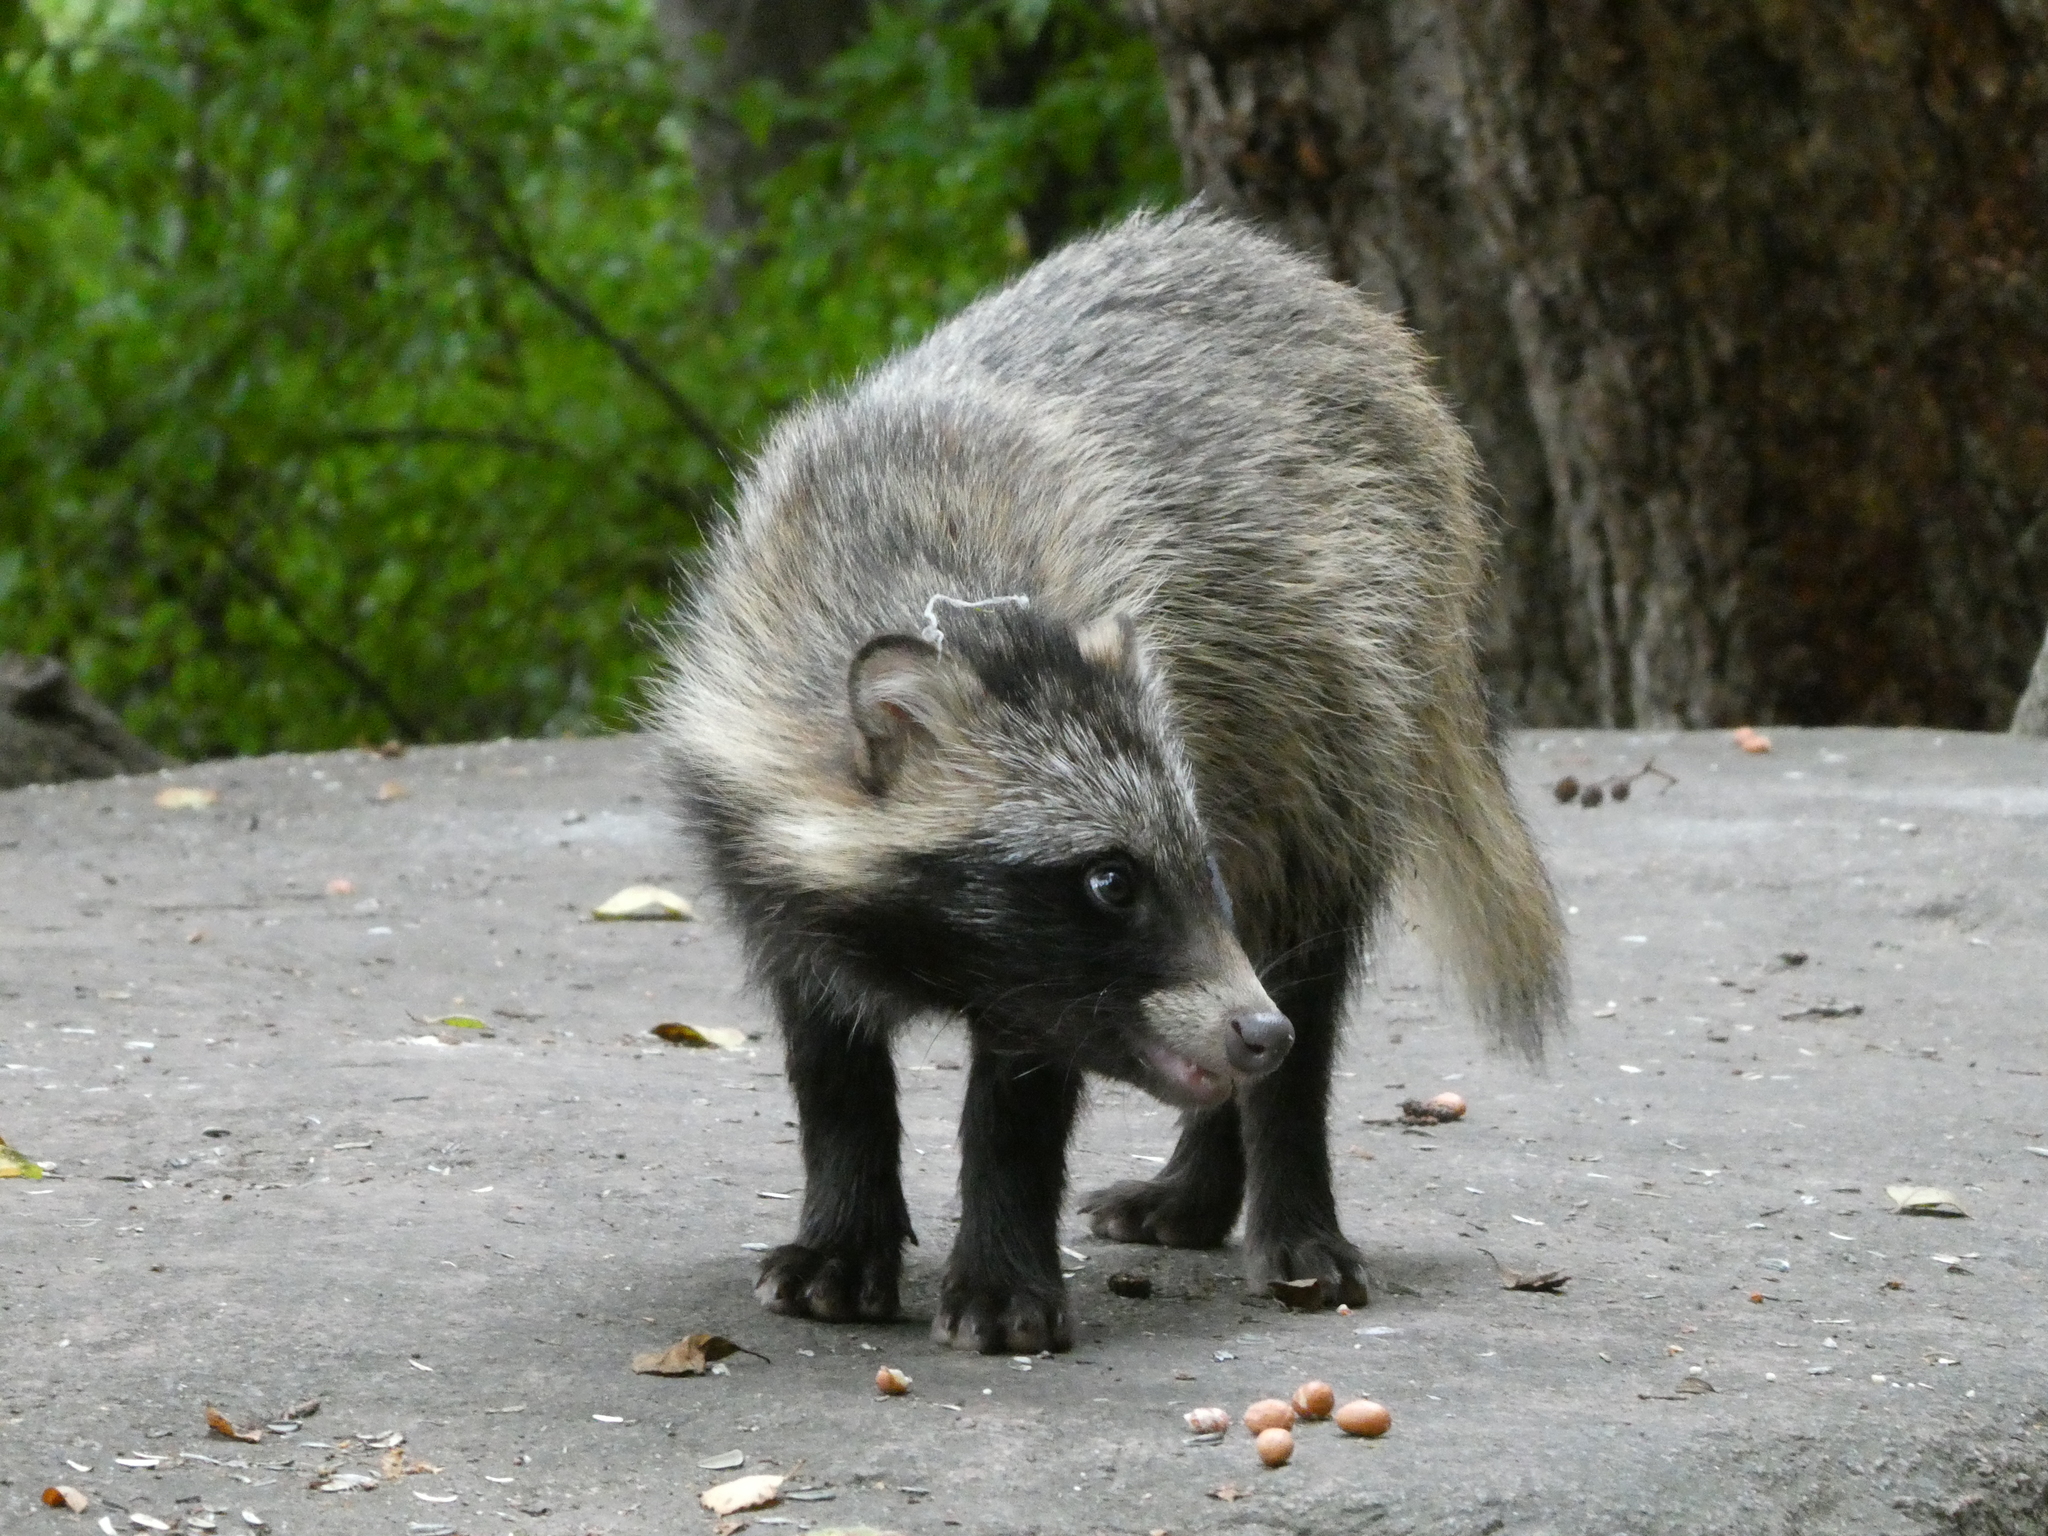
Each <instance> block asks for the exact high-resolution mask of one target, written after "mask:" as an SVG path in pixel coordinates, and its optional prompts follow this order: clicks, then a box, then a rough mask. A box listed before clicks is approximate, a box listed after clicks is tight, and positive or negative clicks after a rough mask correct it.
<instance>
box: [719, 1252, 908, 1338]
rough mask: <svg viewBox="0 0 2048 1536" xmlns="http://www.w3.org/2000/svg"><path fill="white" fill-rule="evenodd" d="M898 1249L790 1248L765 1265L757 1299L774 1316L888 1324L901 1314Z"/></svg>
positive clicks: (756, 1290) (756, 1284)
mask: <svg viewBox="0 0 2048 1536" xmlns="http://www.w3.org/2000/svg"><path fill="white" fill-rule="evenodd" d="M902 1273H903V1255H902V1253H901V1252H900V1251H899V1250H898V1249H896V1248H887V1249H882V1248H868V1249H851V1248H849V1249H831V1248H806V1247H805V1246H804V1245H803V1244H801V1243H790V1244H787V1245H786V1246H784V1247H781V1248H777V1249H776V1250H774V1251H773V1252H772V1253H770V1254H769V1255H768V1257H767V1258H765V1259H763V1260H762V1261H761V1275H760V1278H759V1279H757V1280H756V1281H755V1282H754V1296H755V1298H756V1299H757V1300H758V1301H759V1302H760V1303H761V1305H762V1306H764V1307H766V1308H767V1309H768V1310H769V1311H770V1312H781V1313H783V1314H785V1315H786V1316H789V1317H815V1318H817V1319H818V1320H819V1321H820V1322H827V1323H850V1322H854V1321H856V1320H865V1321H868V1322H887V1321H889V1320H890V1319H891V1318H893V1317H895V1316H896V1315H897V1306H896V1282H897V1280H898V1279H899V1278H900V1277H901V1276H902Z"/></svg>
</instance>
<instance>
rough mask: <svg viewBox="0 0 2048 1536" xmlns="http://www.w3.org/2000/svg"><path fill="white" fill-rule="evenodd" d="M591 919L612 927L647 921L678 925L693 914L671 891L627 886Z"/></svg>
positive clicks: (656, 887) (651, 887)
mask: <svg viewBox="0 0 2048 1536" xmlns="http://www.w3.org/2000/svg"><path fill="white" fill-rule="evenodd" d="M591 915H592V916H593V917H596V918H598V919H600V920H601V921H604V922H608V923H616V922H623V921H629V920H643V921H644V920H647V919H653V920H656V921H660V920H662V919H667V920H668V921H670V922H682V921H685V920H686V919H689V918H692V917H695V916H696V915H697V914H696V913H695V912H693V911H691V910H690V904H689V903H688V902H687V901H685V900H683V898H682V897H680V896H678V895H677V894H676V893H675V892H674V891H664V890H663V889H662V888H661V887H660V886H658V885H629V886H627V887H626V888H625V889H624V890H623V891H620V892H619V893H618V895H616V896H614V897H612V898H611V899H610V900H609V901H607V902H605V903H604V904H603V905H602V906H600V907H598V908H596V909H595V910H594V911H593V912H592V913H591Z"/></svg>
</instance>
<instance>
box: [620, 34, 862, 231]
mask: <svg viewBox="0 0 2048 1536" xmlns="http://www.w3.org/2000/svg"><path fill="white" fill-rule="evenodd" d="M867 13H868V8H867V0H655V4H654V18H655V21H656V23H657V25H658V26H659V27H660V29H661V36H662V42H663V44H664V45H665V46H666V48H667V50H668V54H669V57H670V58H671V59H673V60H674V61H675V67H676V77H677V85H678V88H679V90H680V91H681V94H682V97H683V100H684V101H685V102H686V103H688V104H689V106H690V108H691V121H690V159H691V163H692V164H693V165H694V166H695V167H696V170H697V184H698V189H699V191H700V193H701V194H702V198H703V216H704V222H705V224H706V225H707V226H708V227H709V228H711V229H712V230H714V231H716V232H718V233H721V234H724V233H730V232H731V231H733V230H736V229H740V228H743V227H745V226H746V225H747V224H749V223H751V222H752V217H753V216H752V211H751V210H750V209H749V208H748V206H747V188H748V187H749V186H751V185H752V184H753V183H754V182H755V181H757V180H758V179H759V178H760V177H762V176H763V175H765V174H767V173H768V172H770V171H772V170H774V169H776V168H777V167H779V166H781V165H783V164H784V163H786V162H787V160H788V159H789V157H790V155H792V154H793V153H794V152H795V151H796V149H797V148H798V147H799V146H798V145H797V144H795V143H793V142H791V141H790V140H789V139H788V138H787V136H778V137H771V138H770V140H769V141H768V142H767V143H766V144H756V143H754V141H753V140H752V139H751V138H749V137H748V136H747V133H746V130H745V129H743V128H742V127H741V126H740V124H739V122H738V120H737V119H736V118H735V117H734V116H733V113H732V101H733V97H734V95H735V94H736V93H737V92H738V91H739V90H740V89H741V88H742V87H743V86H745V85H747V84H748V83H749V82H751V81H755V80H773V81H774V82H775V83H776V84H778V85H780V86H783V87H785V88H786V89H788V90H792V91H800V90H802V89H803V87H804V86H805V85H806V84H808V83H809V81H810V79H811V76H812V75H813V74H814V73H815V72H816V71H817V68H818V66H819V65H821V64H823V63H824V62H825V61H826V60H827V59H829V58H831V57H832V55H833V54H835V53H837V52H839V51H840V50H841V49H842V48H844V47H846V46H847V45H848V44H849V43H851V42H852V41H853V40H854V38H855V37H857V36H859V34H860V31H861V28H862V27H864V26H865V25H866V24H867Z"/></svg>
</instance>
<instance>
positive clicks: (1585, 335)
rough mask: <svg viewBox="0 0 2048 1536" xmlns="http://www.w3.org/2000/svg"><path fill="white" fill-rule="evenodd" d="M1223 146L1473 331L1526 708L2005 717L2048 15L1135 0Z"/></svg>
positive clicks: (2038, 234) (1409, 293) (1385, 281)
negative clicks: (1499, 508) (1501, 521)
mask: <svg viewBox="0 0 2048 1536" xmlns="http://www.w3.org/2000/svg"><path fill="white" fill-rule="evenodd" d="M1139 5H1140V10H1141V13H1142V14H1144V16H1145V19H1146V21H1147V22H1148V24H1149V25H1150V27H1151V28H1152V31H1153V33H1154V36H1155V38H1156V40H1157V42H1158V44H1159V49H1160V56H1161V60H1162V63H1163V65H1164V67H1165V72H1166V78H1167V82H1168V93H1169V100H1170V102H1171V105H1172V108H1173V112H1174V122H1175V129H1176V133H1177V136H1178V138H1179V142H1180V145H1181V150H1182V157H1183V161H1184V164H1185V166H1186V170H1187V177H1188V181H1189V184H1190V186H1191V187H1192V188H1193V189H1195V190H1198V191H1201V192H1203V193H1206V194H1207V195H1208V196H1209V197H1210V198H1211V199H1213V200H1214V201H1216V202H1217V203H1219V204H1221V205H1223V206H1225V207H1228V208H1233V209H1237V210H1240V211H1242V212H1244V213H1246V214H1248V215H1250V216H1252V217H1254V218H1258V219H1262V220H1264V221H1267V222H1268V223H1270V224H1272V225H1273V226H1275V227H1276V228H1278V229H1280V230H1281V231H1283V232H1284V233H1285V234H1287V235H1288V236H1289V237H1290V238H1291V239H1293V240H1295V241H1297V242H1298V243H1300V244H1301V245H1303V246H1304V247H1307V248H1310V249H1314V250H1316V251H1319V252H1320V253H1322V254H1323V256H1324V258H1325V260H1326V261H1327V262H1328V264H1329V267H1330V270H1331V271H1332V272H1334V273H1335V274H1337V275H1339V276H1342V277H1345V278H1347V279H1349V280H1351V281H1353V282H1356V283H1357V284H1359V286H1360V287H1361V288H1363V289H1365V290H1366V291H1368V292H1371V293H1374V294H1376V295H1378V296H1379V297H1380V298H1381V299H1382V300H1383V302H1385V303H1387V304H1388V305H1389V306H1390V307H1391V308H1394V309H1396V310H1398V311H1400V312H1402V313H1403V314H1404V315H1405V316H1406V318H1407V319H1408V320H1409V322H1410V323H1411V324H1413V325H1414V326H1415V327H1416V328H1417V329H1418V330H1419V331H1420V332H1421V334H1422V335H1423V337H1424V339H1425V341H1426V342H1427V344H1428V345H1429V347H1430V348H1431V350H1432V351H1433V352H1434V353H1435V355H1436V356H1437V358H1438V360H1439V365H1440V370H1441V379H1442V382H1443V383H1444V385H1445V386H1446V388H1447V390H1448V391H1449V393H1450V394H1451V396H1452V397H1453V399H1454V401H1455V402H1456V404H1457V406H1458V408H1459V410H1460V413H1461V415H1462V416H1463V418H1464V419H1465V421H1466V423H1467V425H1468V426H1469V427H1470V428H1471V430H1472V434H1473V436H1474V438H1475V440H1476V441H1477V443H1478V446H1479V450H1480V454H1481V456H1482V458H1483V459H1484V461H1485V463H1486V466H1487V469H1488V472H1489V475H1490V478H1491V480H1492V482H1493V486H1494V489H1495V491H1496V494H1497V496H1498V498H1499V502H1500V506H1501V510H1502V513H1503V521H1504V528H1503V535H1504V538H1503V549H1502V557H1501V558H1502V569H1501V576H1502V580H1501V585H1500V589H1499V596H1498V602H1497V607H1496V612H1495V615H1494V620H1493V626H1492V630H1491V632H1490V634H1489V637H1488V640H1489V652H1490V670H1491V673H1492V675H1493V677H1494V679H1495V682H1496V686H1497V691H1498V692H1499V693H1500V694H1501V696H1502V697H1503V699H1504V700H1505V702H1507V703H1508V704H1509V705H1510V706H1511V708H1513V709H1514V710H1515V711H1516V712H1518V713H1519V714H1520V716H1521V717H1522V718H1523V719H1525V720H1527V721H1529V722H1531V723H1543V724H1565V723H1580V722H1583V723H1599V724H1604V725H1666V724H1685V725H1712V724H1729V723H1735V722H1738V721H1741V720H1751V719H1754V720H1762V721H1769V720H1786V721H1800V722H1808V723H1823V722H1860V723H1872V724H1875V723H1887V724H1915V723H1927V724H1936V723H1938V724H1943V725H1954V726H1965V727H1976V728H1995V727H1997V726H2002V725H2003V724H2004V723H2005V722H2006V720H2007V719H2008V717H2009V716H2010V714H2011V712H2012V709H2013V703H2014V700H2015V699H2016V698H2017V697H2018V695H2019V692H2020V689H2021V686H2022V684H2023V683H2024V681H2025V678H2026V675H2027V670H2028V664H2029V662H2030V661H2031V660H2032V658H2033V656H2034V651H2035V647H2036V646H2037V645H2038V643H2039V640H2040V636H2041V633H2042V629H2043V626H2044V624H2048V150H2044V148H2043V146H2044V145H2048V19H2044V17H2043V15H2042V13H2041V12H2040V10H2039V8H2038V7H2030V6H2025V5H2022V4H2020V3H2019V0H2008V3H2007V4H2005V5H2003V6H2001V5H1999V4H1996V3H1993V0H1905V3H1898V0H1887V3H1878V0H1851V3H1847V4H1843V5H1839V6H1808V5H1799V4H1793V3H1790V0H1730V3H1728V4H1726V5H1719V6H1699V5H1696V4H1689V3H1680V0H1640V3H1637V4H1632V5H1616V4H1612V3H1609V4H1599V3H1595V0H1555V3H1552V4H1549V5H1544V6H1533V5H1529V4H1526V3H1510V0H1381V3H1373V4H1367V3H1362V0H1353V3H1348V4H1346V3H1340V0H1139Z"/></svg>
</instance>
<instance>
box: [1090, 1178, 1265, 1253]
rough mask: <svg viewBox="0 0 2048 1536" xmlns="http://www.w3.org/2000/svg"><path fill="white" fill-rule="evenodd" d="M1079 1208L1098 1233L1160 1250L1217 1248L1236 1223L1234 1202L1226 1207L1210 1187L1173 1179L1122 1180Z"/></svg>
mask: <svg viewBox="0 0 2048 1536" xmlns="http://www.w3.org/2000/svg"><path fill="white" fill-rule="evenodd" d="M1080 1208H1081V1211H1082V1212H1083V1214H1085V1215H1087V1216H1088V1217H1090V1218H1091V1219H1090V1222H1089V1226H1090V1229H1091V1230H1092V1231H1093V1232H1094V1233H1095V1235H1096V1236H1097V1237H1106V1238H1108V1239H1109V1240H1110V1241H1111V1242H1117V1243H1154V1244H1157V1245H1158V1246H1160V1247H1162V1248H1219V1247H1221V1246H1222V1245H1223V1241H1224V1239H1225V1238H1227V1237H1229V1236H1230V1229H1231V1227H1232V1226H1233V1225H1235V1224H1236V1221H1237V1205H1236V1202H1235V1201H1231V1202H1230V1203H1229V1204H1227V1205H1226V1204H1225V1203H1224V1202H1223V1201H1222V1200H1219V1199H1218V1198H1217V1197H1216V1194H1215V1192H1214V1191H1211V1190H1195V1189H1191V1188H1190V1187H1189V1186H1188V1185H1186V1184H1183V1183H1182V1182H1180V1181H1179V1180H1177V1179H1175V1180H1168V1179H1164V1178H1159V1179H1149V1180H1148V1179H1126V1180H1125V1181H1124V1182H1123V1183H1121V1184H1112V1185H1110V1186H1109V1188H1107V1189H1098V1190H1096V1191H1095V1192H1094V1193H1093V1194H1091V1195H1089V1196H1088V1197H1087V1198H1086V1199H1085V1200H1083V1201H1082V1202H1081V1207H1080Z"/></svg>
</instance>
